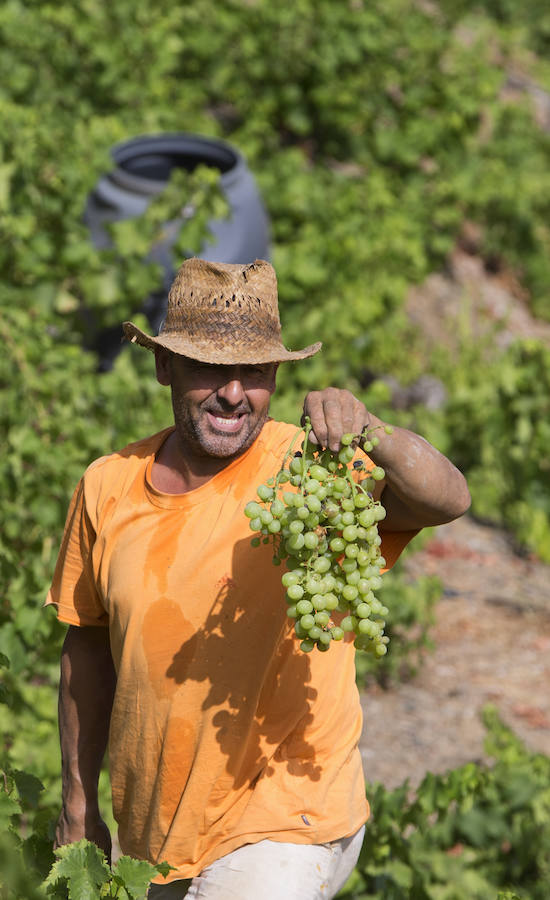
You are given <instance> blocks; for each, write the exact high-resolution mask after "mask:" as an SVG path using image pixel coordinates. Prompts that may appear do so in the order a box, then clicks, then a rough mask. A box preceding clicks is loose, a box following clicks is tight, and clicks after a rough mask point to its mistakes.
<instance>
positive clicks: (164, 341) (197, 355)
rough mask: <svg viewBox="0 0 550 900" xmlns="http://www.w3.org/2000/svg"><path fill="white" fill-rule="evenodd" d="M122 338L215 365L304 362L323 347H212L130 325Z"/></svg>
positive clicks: (179, 335)
mask: <svg viewBox="0 0 550 900" xmlns="http://www.w3.org/2000/svg"><path fill="white" fill-rule="evenodd" d="M122 330H123V331H124V337H125V338H126V340H127V341H130V343H132V344H140V345H141V346H142V347H145V348H146V349H147V350H153V351H154V350H155V349H156V348H157V347H163V348H164V349H165V350H170V351H171V352H172V353H178V354H179V355H180V356H186V357H187V358H188V359H196V360H198V361H199V362H206V363H213V364H214V365H216V364H217V365H239V364H244V365H252V364H255V363H270V362H291V361H292V360H299V359H307V358H308V357H310V356H314V355H315V354H316V353H318V352H319V350H320V349H321V347H322V346H323V345H322V343H321V342H320V341H319V342H317V343H316V344H310V345H309V347H304V349H303V350H287V349H286V348H285V347H283V345H282V344H281V343H279V342H278V341H277V342H274V343H273V344H271V345H266V344H265V343H264V344H263V345H262V346H258V347H254V346H252V345H247V346H243V345H241V346H239V347H238V348H237V347H232V346H231V345H230V344H229V342H225V341H224V342H223V344H220V346H218V347H216V346H213V344H212V341H211V340H205V341H201V340H200V339H197V338H196V337H195V338H193V340H191V339H190V338H189V337H188V336H187V335H186V334H184V333H183V334H182V333H181V332H179V333H177V334H171V333H170V332H167V333H162V332H161V334H159V335H158V336H157V337H151V335H149V334H146V332H145V331H142V330H141V329H140V328H138V327H137V325H134V323H133V322H123V324H122Z"/></svg>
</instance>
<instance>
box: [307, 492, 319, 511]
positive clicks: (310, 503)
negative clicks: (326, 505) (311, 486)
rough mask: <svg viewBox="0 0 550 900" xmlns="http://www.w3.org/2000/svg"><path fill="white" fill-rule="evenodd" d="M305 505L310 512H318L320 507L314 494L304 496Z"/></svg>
mask: <svg viewBox="0 0 550 900" xmlns="http://www.w3.org/2000/svg"><path fill="white" fill-rule="evenodd" d="M306 506H307V508H308V509H309V511H310V512H314V513H315V512H319V510H320V509H321V501H320V500H319V498H318V497H316V496H315V494H313V495H310V496H309V497H306Z"/></svg>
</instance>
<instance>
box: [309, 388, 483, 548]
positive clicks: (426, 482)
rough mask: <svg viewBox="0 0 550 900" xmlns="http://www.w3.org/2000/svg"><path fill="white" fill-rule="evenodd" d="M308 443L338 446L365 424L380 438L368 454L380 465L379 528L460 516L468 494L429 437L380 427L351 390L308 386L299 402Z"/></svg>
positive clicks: (399, 528) (403, 528) (426, 523)
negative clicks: (308, 428)
mask: <svg viewBox="0 0 550 900" xmlns="http://www.w3.org/2000/svg"><path fill="white" fill-rule="evenodd" d="M306 415H307V416H309V418H310V420H311V425H312V429H313V432H312V435H311V436H310V437H311V438H312V440H313V442H314V443H315V442H316V443H318V444H320V445H321V446H323V447H330V449H331V450H338V449H339V447H340V438H341V436H342V435H343V434H345V433H346V432H351V433H354V434H361V432H362V431H363V430H364V429H365V427H367V428H368V429H369V431H371V429H374V428H376V431H373V432H372V435H376V437H378V438H379V443H378V445H377V446H376V447H374V448H373V449H372V450H369V454H368V455H369V457H370V458H371V459H372V461H373V462H374V463H375V464H376V465H377V466H381V467H382V468H383V469H384V471H385V473H386V478H385V481H384V482H380V485H381V486H382V485H383V490H382V503H383V505H384V507H385V509H386V518H385V519H384V520H383V521H382V522H381V523H380V525H379V528H380V531H409V530H413V529H419V528H424V527H426V526H429V525H440V524H442V523H443V522H450V521H451V520H452V519H456V518H458V517H459V516H461V515H463V514H464V513H465V512H466V510H467V509H468V508H469V506H470V493H469V491H468V486H467V484H466V480H465V478H464V476H463V475H462V473H461V472H459V470H458V469H457V468H456V467H455V466H453V464H452V463H451V462H450V461H449V460H448V459H447V457H445V456H443V454H442V453H440V452H439V451H438V450H436V449H435V447H432V445H431V444H429V443H428V441H426V440H424V438H422V437H420V436H419V435H417V434H414V432H412V431H408V430H407V429H406V428H397V427H395V428H394V429H393V432H392V434H386V432H385V431H384V426H385V425H386V423H385V422H382V420H381V419H379V418H378V417H377V416H374V415H373V414H372V413H370V412H369V411H368V410H367V409H366V407H365V405H364V404H363V403H361V401H360V400H358V399H357V398H356V397H354V396H353V394H351V393H350V391H345V390H338V389H337V388H327V389H326V390H323V391H312V392H311V393H309V394H308V395H307V397H306V399H305V402H304V416H306Z"/></svg>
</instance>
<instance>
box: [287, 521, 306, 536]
mask: <svg viewBox="0 0 550 900" xmlns="http://www.w3.org/2000/svg"><path fill="white" fill-rule="evenodd" d="M304 528H305V525H304V523H303V522H302V520H301V519H294V521H293V522H291V523H290V525H289V526H288V530H289V532H290V533H291V534H300V532H302V531H303V530H304Z"/></svg>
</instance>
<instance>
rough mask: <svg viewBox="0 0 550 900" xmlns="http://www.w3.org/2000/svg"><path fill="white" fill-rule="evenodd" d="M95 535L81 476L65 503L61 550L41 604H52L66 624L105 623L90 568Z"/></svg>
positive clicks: (104, 615) (102, 608) (106, 623)
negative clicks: (68, 501)
mask: <svg viewBox="0 0 550 900" xmlns="http://www.w3.org/2000/svg"><path fill="white" fill-rule="evenodd" d="M95 538H96V534H95V530H94V527H93V524H92V522H91V520H90V517H89V515H88V512H87V510H86V502H85V491H84V479H81V480H80V482H79V483H78V485H77V487H76V490H75V492H74V494H73V497H72V499H71V503H70V505H69V511H68V513H67V521H66V522H65V530H64V533H63V540H62V542H61V549H60V551H59V556H58V558H57V564H56V567H55V572H54V576H53V581H52V585H51V587H50V590H49V592H48V596H47V598H46V602H45V606H50V605H52V606H55V607H56V609H57V618H58V619H59V620H60V621H61V622H66V623H67V624H69V625H108V624H109V617H108V615H107V612H106V610H105V608H104V606H103V604H102V603H101V599H100V597H99V594H98V591H97V586H96V579H95V576H94V571H93V560H92V551H93V547H94V542H95Z"/></svg>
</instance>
